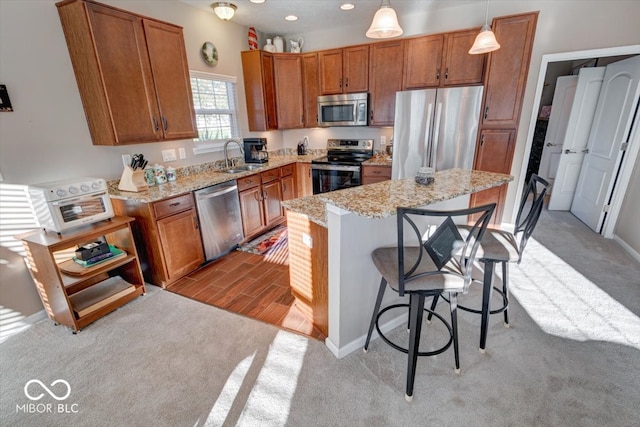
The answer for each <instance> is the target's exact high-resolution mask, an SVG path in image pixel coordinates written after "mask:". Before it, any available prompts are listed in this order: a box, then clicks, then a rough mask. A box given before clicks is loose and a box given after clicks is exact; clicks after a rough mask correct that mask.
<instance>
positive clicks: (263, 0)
mask: <svg viewBox="0 0 640 427" xmlns="http://www.w3.org/2000/svg"><path fill="white" fill-rule="evenodd" d="M249 1H250V2H251V3H264V2H265V1H266V0H249Z"/></svg>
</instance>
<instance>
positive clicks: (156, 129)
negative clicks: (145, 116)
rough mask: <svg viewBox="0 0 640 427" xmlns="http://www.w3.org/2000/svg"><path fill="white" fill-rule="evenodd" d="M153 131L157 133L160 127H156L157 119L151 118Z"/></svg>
mask: <svg viewBox="0 0 640 427" xmlns="http://www.w3.org/2000/svg"><path fill="white" fill-rule="evenodd" d="M153 129H154V130H155V131H156V132H158V130H159V129H160V127H159V126H158V119H156V118H155V116H154V117H153Z"/></svg>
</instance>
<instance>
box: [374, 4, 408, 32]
mask: <svg viewBox="0 0 640 427" xmlns="http://www.w3.org/2000/svg"><path fill="white" fill-rule="evenodd" d="M402 32H403V31H402V28H400V24H398V16H397V15H396V11H395V10H393V8H392V7H391V4H390V3H389V0H382V4H381V5H380V9H378V11H377V12H376V14H375V16H374V17H373V22H371V26H370V27H369V29H368V30H367V33H366V35H367V37H369V38H370V39H389V38H392V37H398V36H400V35H402Z"/></svg>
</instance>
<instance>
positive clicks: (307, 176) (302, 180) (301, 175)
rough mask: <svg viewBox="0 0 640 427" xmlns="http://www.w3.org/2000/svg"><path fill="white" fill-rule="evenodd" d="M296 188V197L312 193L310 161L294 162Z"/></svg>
mask: <svg viewBox="0 0 640 427" xmlns="http://www.w3.org/2000/svg"><path fill="white" fill-rule="evenodd" d="M296 181H297V182H296V189H297V190H298V197H306V196H311V195H313V181H312V178H311V163H300V162H298V164H296Z"/></svg>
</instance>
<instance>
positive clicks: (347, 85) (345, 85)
mask: <svg viewBox="0 0 640 427" xmlns="http://www.w3.org/2000/svg"><path fill="white" fill-rule="evenodd" d="M344 87H349V77H347V78H346V80H345V81H344Z"/></svg>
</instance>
